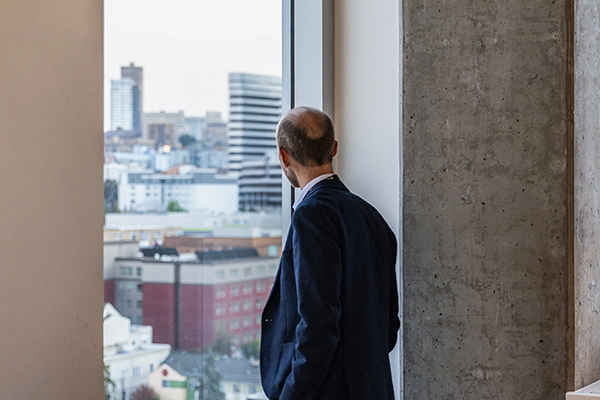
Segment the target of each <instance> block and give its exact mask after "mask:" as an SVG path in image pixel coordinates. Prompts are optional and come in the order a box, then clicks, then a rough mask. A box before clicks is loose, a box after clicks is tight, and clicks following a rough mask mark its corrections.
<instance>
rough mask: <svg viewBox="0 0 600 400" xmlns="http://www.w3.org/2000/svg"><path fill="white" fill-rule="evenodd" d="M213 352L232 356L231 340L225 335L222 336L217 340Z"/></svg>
mask: <svg viewBox="0 0 600 400" xmlns="http://www.w3.org/2000/svg"><path fill="white" fill-rule="evenodd" d="M211 352H214V353H216V354H222V355H228V356H230V355H231V338H230V337H229V336H227V335H225V334H220V335H219V336H217V339H216V340H215V345H214V346H213V348H212V349H211Z"/></svg>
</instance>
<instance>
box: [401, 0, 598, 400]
mask: <svg viewBox="0 0 600 400" xmlns="http://www.w3.org/2000/svg"><path fill="white" fill-rule="evenodd" d="M403 4H404V7H403V10H404V11H403V13H404V14H403V18H404V43H403V64H404V65H403V89H404V94H403V103H404V107H403V148H404V150H403V155H404V181H403V191H404V220H403V234H404V256H403V268H404V274H403V278H404V386H405V388H404V389H405V391H404V398H405V399H412V400H416V399H434V398H435V399H437V398H439V399H442V398H443V399H556V400H558V399H562V398H564V393H565V392H566V390H567V387H568V379H567V376H568V372H569V371H572V366H569V365H568V362H567V360H568V353H569V346H568V343H567V336H568V332H569V324H568V304H570V303H569V301H570V300H569V298H568V294H569V285H570V279H569V267H568V265H569V264H568V259H569V258H568V256H569V254H570V251H572V245H571V244H570V240H569V237H570V236H569V218H570V214H569V212H568V201H567V200H568V199H569V196H571V195H572V190H571V191H569V188H568V186H569V179H568V176H569V168H568V154H571V149H570V148H569V146H568V141H567V138H568V130H567V98H568V93H572V87H571V88H570V87H569V86H568V83H567V81H568V79H567V78H568V71H567V60H568V56H569V41H568V37H569V36H568V28H569V26H570V25H569V18H568V13H567V10H568V9H569V5H568V4H565V1H564V0H559V1H552V2H550V1H541V0H532V1H527V2H523V1H519V0H507V1H502V2H500V1H472V0H469V1H467V0H446V1H441V0H425V1H415V0H405V1H404V2H403ZM590 21H591V20H590ZM595 29H598V28H597V27H596V28H595ZM596 54H597V53H596ZM590 63H592V61H591V60H590ZM569 90H571V92H569ZM596 93H597V91H596ZM596 104H597V103H596ZM595 115H596V116H597V115H598V113H597V112H596V114H595ZM596 123H597V122H596ZM590 140H592V139H591V138H590ZM594 143H596V142H594ZM589 162H590V164H588V165H586V167H585V168H588V166H589V165H593V166H596V165H598V161H597V160H590V161H589ZM582 190H586V191H589V190H592V191H593V190H594V189H592V188H591V187H589V186H588V187H586V188H582ZM596 195H597V193H596ZM594 204H598V202H597V201H595V202H594ZM595 207H596V206H594V207H593V208H592V207H587V210H588V211H589V212H590V213H592V212H593V213H594V216H595V217H596V218H598V214H599V213H598V212H597V210H596V208H595ZM594 221H597V220H596V219H595V220H594ZM596 224H597V222H596ZM590 228H592V227H591V226H590ZM586 233H587V234H588V235H593V231H591V230H589V231H586ZM588 250H589V252H593V251H596V250H595V249H588ZM592 264H594V263H592ZM594 265H596V264H594ZM599 278H600V277H599ZM588 282H589V280H588V278H587V277H586V278H585V284H583V283H582V284H581V285H580V286H582V287H583V286H585V285H587V284H588ZM594 282H600V281H599V280H598V279H596V280H595V281H594ZM586 288H587V286H586ZM593 300H595V297H594V298H590V299H589V301H593ZM596 332H597V331H596ZM590 340H591V339H590ZM596 353H598V352H596ZM597 378H600V376H598V377H597Z"/></svg>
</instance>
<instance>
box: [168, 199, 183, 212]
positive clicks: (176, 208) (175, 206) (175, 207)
mask: <svg viewBox="0 0 600 400" xmlns="http://www.w3.org/2000/svg"><path fill="white" fill-rule="evenodd" d="M167 210H169V211H170V212H185V209H184V208H183V207H181V206H180V205H179V203H178V202H177V200H169V204H167Z"/></svg>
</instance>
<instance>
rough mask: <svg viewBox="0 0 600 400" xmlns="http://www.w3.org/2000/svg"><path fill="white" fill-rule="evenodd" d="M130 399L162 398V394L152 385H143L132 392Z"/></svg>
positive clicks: (156, 399)
mask: <svg viewBox="0 0 600 400" xmlns="http://www.w3.org/2000/svg"><path fill="white" fill-rule="evenodd" d="M129 400H160V396H159V395H158V393H156V392H155V391H154V389H152V388H151V387H150V386H147V385H142V386H140V387H138V388H137V389H135V390H134V391H133V392H131V394H130V395H129Z"/></svg>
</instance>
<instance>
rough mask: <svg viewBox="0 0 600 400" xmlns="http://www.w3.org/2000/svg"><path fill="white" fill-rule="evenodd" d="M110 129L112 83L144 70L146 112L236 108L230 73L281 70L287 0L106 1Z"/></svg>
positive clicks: (187, 112)
mask: <svg viewBox="0 0 600 400" xmlns="http://www.w3.org/2000/svg"><path fill="white" fill-rule="evenodd" d="M104 8H105V17H104V27H105V33H104V110H105V112H104V129H105V130H110V81H111V80H112V79H120V78H121V66H127V65H129V64H130V63H132V62H133V63H134V64H135V65H136V66H141V67H143V68H144V88H143V90H144V94H143V96H144V98H143V101H144V112H159V111H166V112H178V111H184V113H185V115H186V116H204V115H205V114H206V111H220V112H221V113H222V116H223V117H224V119H227V117H228V113H229V87H228V74H229V73H230V72H244V73H254V74H263V75H273V76H281V0H169V1H167V0H105V1H104Z"/></svg>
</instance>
